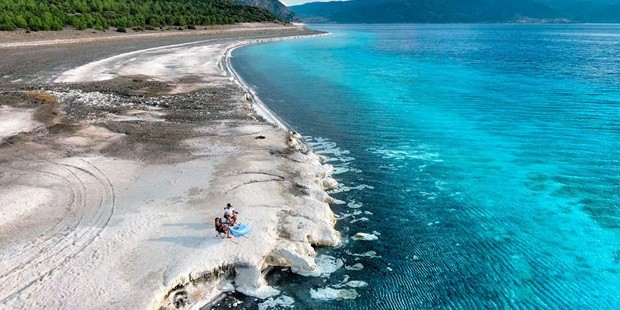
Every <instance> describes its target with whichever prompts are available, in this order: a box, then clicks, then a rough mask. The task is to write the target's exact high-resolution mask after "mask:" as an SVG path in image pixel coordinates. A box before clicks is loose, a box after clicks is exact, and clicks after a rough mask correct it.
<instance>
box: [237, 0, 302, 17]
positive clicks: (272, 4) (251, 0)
mask: <svg viewBox="0 0 620 310" xmlns="http://www.w3.org/2000/svg"><path fill="white" fill-rule="evenodd" d="M234 1H235V3H238V4H243V5H249V6H254V7H258V8H261V9H264V10H267V11H269V12H271V13H273V14H274V15H276V16H278V17H280V18H281V19H283V20H285V21H289V22H290V21H299V20H300V19H299V18H298V17H297V15H295V13H293V11H291V9H289V8H288V7H287V6H286V5H284V4H282V2H280V1H278V0H234Z"/></svg>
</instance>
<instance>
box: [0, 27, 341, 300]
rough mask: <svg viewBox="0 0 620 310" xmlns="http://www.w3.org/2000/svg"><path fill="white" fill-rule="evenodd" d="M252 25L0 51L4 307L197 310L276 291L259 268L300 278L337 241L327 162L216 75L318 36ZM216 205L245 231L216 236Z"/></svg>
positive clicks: (237, 84)
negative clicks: (228, 208)
mask: <svg viewBox="0 0 620 310" xmlns="http://www.w3.org/2000/svg"><path fill="white" fill-rule="evenodd" d="M249 28H254V29H248V27H247V26H244V27H243V29H242V30H229V31H227V32H226V33H224V34H222V33H220V32H218V33H217V34H205V33H201V34H192V35H187V36H184V37H183V38H179V37H178V36H166V37H159V36H155V37H151V38H145V37H136V38H132V39H130V40H128V42H131V43H132V44H133V46H130V47H127V45H131V44H127V43H122V42H118V41H116V40H109V39H104V40H100V39H97V40H93V41H82V42H76V43H79V44H77V45H76V44H68V42H62V41H57V42H55V43H53V44H47V43H45V44H42V45H39V46H37V48H36V50H34V51H33V50H32V46H30V45H21V46H10V47H9V46H5V47H1V46H0V50H2V51H3V52H6V51H11V52H7V53H6V54H7V56H6V58H7V61H6V62H4V66H3V67H2V68H3V69H4V68H12V70H13V71H11V73H10V74H5V73H6V71H2V72H3V78H0V104H1V106H0V137H1V138H2V141H3V143H2V145H0V197H1V198H0V200H2V201H0V219H1V220H0V236H1V238H0V240H1V242H0V259H2V261H3V264H2V267H0V281H2V282H3V283H5V284H6V285H3V286H2V288H1V289H0V305H2V307H8V308H41V307H52V308H76V307H83V306H86V305H87V306H88V307H90V308H110V307H112V308H171V309H172V308H182V307H199V306H200V305H204V304H206V303H208V301H209V300H211V299H212V298H213V297H214V296H216V295H218V294H219V293H220V292H222V291H226V290H230V289H235V290H237V291H240V292H243V293H246V294H250V295H253V296H259V297H265V296H269V295H273V294H277V291H276V290H275V289H273V288H270V287H268V286H266V284H265V282H264V280H263V278H262V275H261V270H263V269H264V268H266V267H268V266H290V267H293V269H298V270H312V269H313V268H315V267H316V263H315V262H314V259H313V255H314V250H313V248H312V246H313V245H335V244H337V243H339V242H340V236H339V234H338V232H336V231H335V230H334V228H333V226H334V223H335V218H334V214H333V212H332V211H331V210H330V208H329V205H328V202H330V201H331V198H330V197H329V196H328V195H327V194H326V193H325V192H324V188H326V187H329V186H333V185H334V183H333V180H332V179H331V178H329V174H330V169H331V167H330V166H328V165H323V164H322V163H321V158H320V157H319V156H317V155H315V154H313V153H312V152H311V151H309V150H308V148H307V147H306V146H305V145H304V144H303V143H302V142H301V140H300V138H301V137H300V136H298V135H296V134H293V133H290V132H288V131H286V130H282V129H278V128H277V127H275V126H274V125H271V124H268V123H265V122H260V121H257V120H256V118H255V112H254V110H253V109H252V100H251V99H252V95H251V94H248V93H247V90H246V89H243V87H242V86H240V85H243V82H242V81H238V80H235V78H234V77H235V75H236V74H235V73H234V72H233V73H232V75H231V76H229V75H228V74H227V73H226V72H225V71H223V70H222V68H221V67H220V66H219V64H220V62H221V61H222V57H226V56H227V55H228V56H229V55H230V53H229V51H230V50H231V48H234V47H235V46H239V45H240V44H247V43H252V42H257V40H258V41H260V40H265V39H269V38H276V37H296V36H302V35H313V34H315V33H313V32H311V31H307V30H304V29H299V28H295V27H273V26H271V25H269V27H260V26H256V25H254V26H252V27H249ZM216 32H217V31H216ZM153 38H157V40H153ZM9 41H10V40H9ZM4 42H5V41H4ZM0 44H2V43H0ZM110 45H112V46H113V47H111V46H110ZM161 46H168V47H165V48H162V47H161ZM24 49H28V51H29V53H24V52H23V51H24ZM88 51H92V53H91V54H88V55H87V56H84V58H83V57H75V56H78V55H82V54H83V53H85V52H88ZM137 51H142V52H137ZM50 53H52V54H53V53H57V54H55V55H58V56H57V57H55V58H54V57H52V58H53V59H55V60H52V61H51V62H50V63H44V64H41V62H45V61H44V60H45V58H44V56H49V55H50ZM24 54H29V55H24ZM28 57H30V58H28ZM25 59H28V60H29V61H26V62H24V60H25ZM58 63H62V64H64V65H63V66H62V67H61V68H58ZM223 63H226V64H228V65H229V63H228V62H227V61H226V60H225V59H224V61H223ZM17 64H21V66H17ZM7 75H8V77H7ZM101 77H105V78H101ZM49 81H56V82H57V83H49ZM69 81H70V82H72V83H70V84H67V83H66V82H69ZM227 202H230V203H232V204H233V205H234V206H235V207H236V209H237V210H238V211H239V212H240V218H241V221H242V222H244V223H248V224H249V225H250V226H251V227H252V233H250V234H249V235H248V236H246V237H243V238H240V239H234V240H224V239H221V238H219V237H218V236H216V233H215V231H214V229H213V224H212V221H213V218H214V217H215V216H221V213H222V208H223V207H224V206H225V205H226V203H227ZM230 277H233V278H230Z"/></svg>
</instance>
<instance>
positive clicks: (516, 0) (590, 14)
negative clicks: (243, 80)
mask: <svg viewBox="0 0 620 310" xmlns="http://www.w3.org/2000/svg"><path fill="white" fill-rule="evenodd" d="M609 1H617V2H620V0H601V2H594V1H579V0H575V1H571V0H568V1H559V0H353V1H346V2H314V3H307V4H304V5H299V6H292V7H291V9H292V10H293V11H294V12H295V13H296V14H297V15H298V16H299V17H300V18H301V19H302V20H304V21H306V22H336V23H475V22H477V23H480V22H483V23H484V22H515V21H530V20H534V21H541V20H547V21H549V20H551V21H558V20H572V21H586V22H618V21H620V5H619V4H610V3H607V2H609Z"/></svg>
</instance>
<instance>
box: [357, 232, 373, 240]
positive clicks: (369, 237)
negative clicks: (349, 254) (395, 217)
mask: <svg viewBox="0 0 620 310" xmlns="http://www.w3.org/2000/svg"><path fill="white" fill-rule="evenodd" d="M351 239H353V240H363V241H372V240H377V239H379V237H377V236H375V235H373V234H367V233H363V232H358V233H356V234H355V235H353V236H351Z"/></svg>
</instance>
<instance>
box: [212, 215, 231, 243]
mask: <svg viewBox="0 0 620 310" xmlns="http://www.w3.org/2000/svg"><path fill="white" fill-rule="evenodd" d="M215 230H217V232H218V233H224V234H226V238H230V228H229V227H228V226H226V225H224V223H222V219H220V218H219V217H216V218H215Z"/></svg>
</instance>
